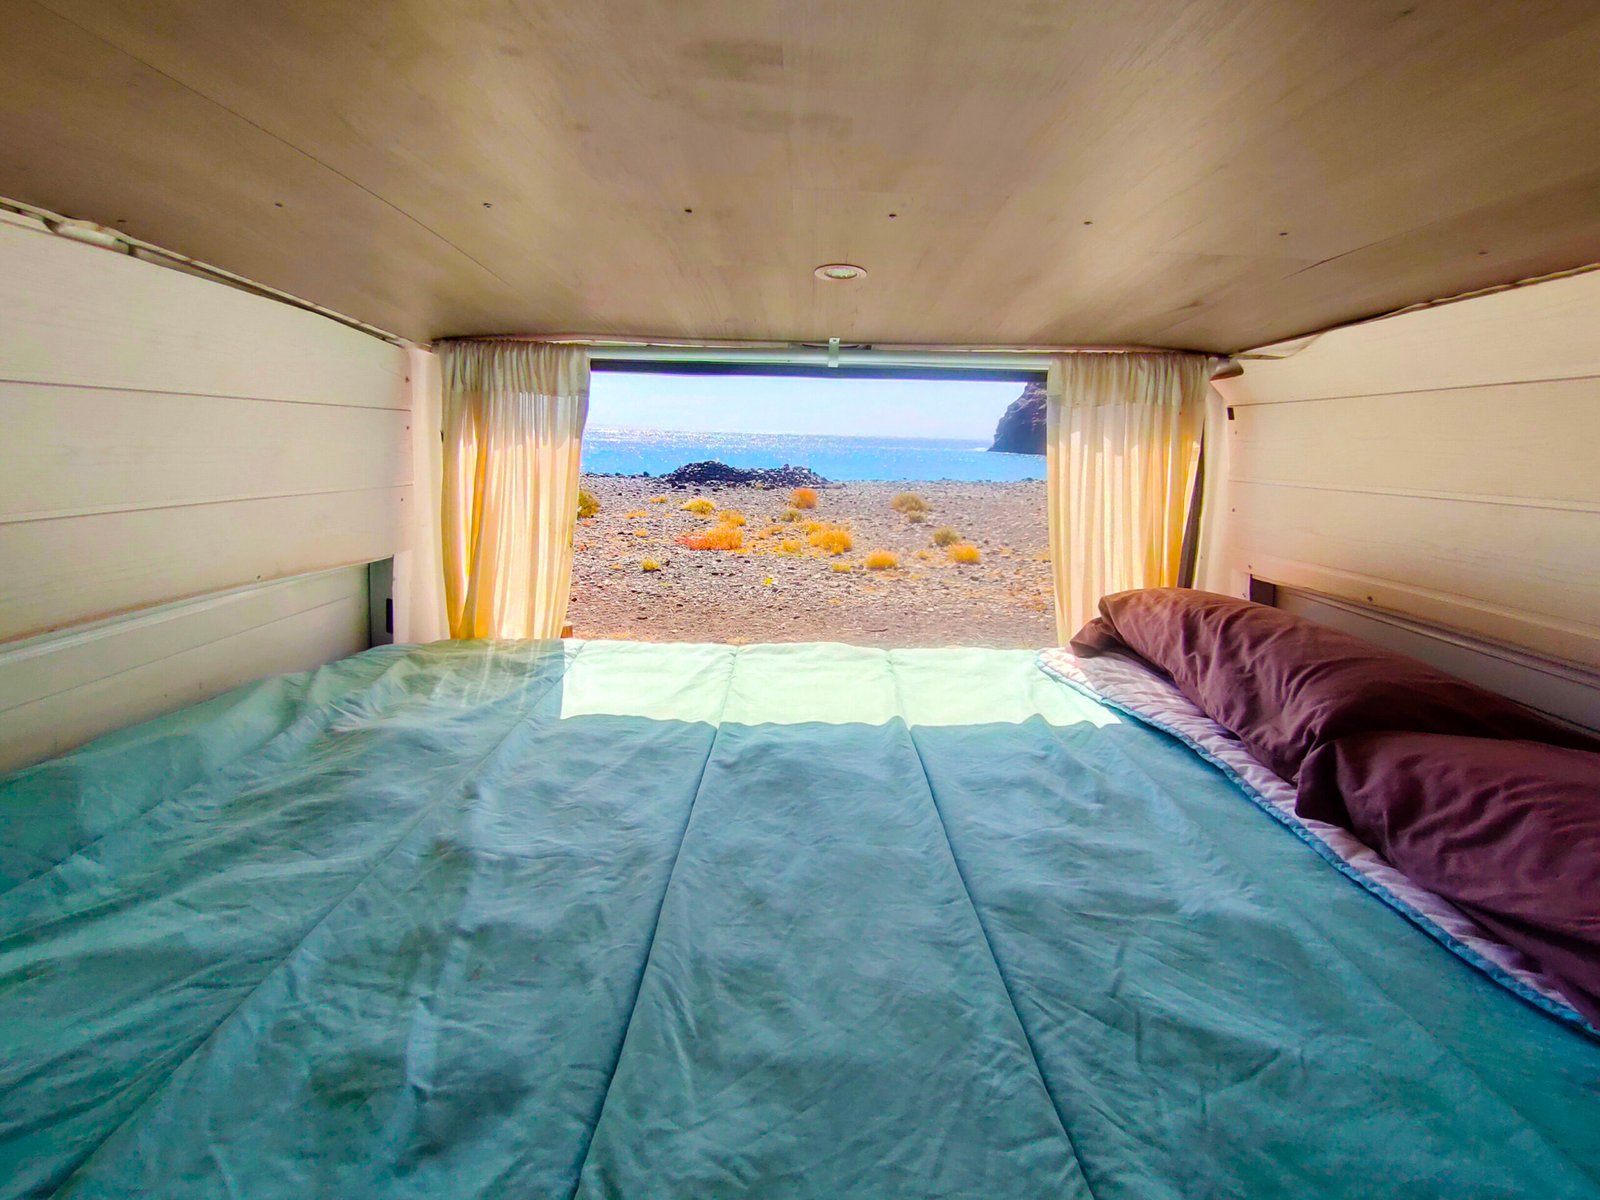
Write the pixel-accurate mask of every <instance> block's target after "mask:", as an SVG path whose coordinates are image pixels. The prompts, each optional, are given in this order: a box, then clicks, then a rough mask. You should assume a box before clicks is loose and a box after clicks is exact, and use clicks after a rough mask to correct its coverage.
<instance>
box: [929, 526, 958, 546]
mask: <svg viewBox="0 0 1600 1200" xmlns="http://www.w3.org/2000/svg"><path fill="white" fill-rule="evenodd" d="M960 540H961V535H960V534H959V533H957V532H956V531H955V530H954V529H951V528H950V526H948V525H941V526H940V527H939V528H938V529H935V530H934V531H933V544H934V545H935V546H954V545H955V544H956V543H957V542H959V541H960Z"/></svg>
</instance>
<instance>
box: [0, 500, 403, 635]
mask: <svg viewBox="0 0 1600 1200" xmlns="http://www.w3.org/2000/svg"><path fill="white" fill-rule="evenodd" d="M410 504H411V489H410V488H409V487H393V488H374V489H367V490H363V491H353V492H331V493H321V494H316V495H309V496H275V497H270V498H266V499H261V500H238V501H227V502H223V503H218V504H196V505H189V506H185V507H182V508H160V509H140V510H135V511H130V512H110V513H98V514H95V515H92V516H83V517H71V518H63V519H58V520H45V521H19V522H13V523H11V524H8V525H0V562H5V563H16V564H27V569H26V570H23V571H17V572H14V573H11V574H9V575H8V577H7V579H6V581H5V584H4V591H3V592H0V641H4V640H6V639H9V638H21V637H30V636H33V635H37V634H40V633H45V632H48V631H51V630H55V629H61V628H65V627H67V626H70V625H74V624H78V623H80V622H82V621H87V620H97V619H100V618H104V617H108V616H113V615H116V614H118V613H125V612H131V611H134V610H137V609H140V608H145V607H148V606H150V605H153V604H160V603H163V602H164V601H169V600H174V599H179V598H182V597H186V596H198V595H203V594H204V593H207V592H213V591H220V590H223V589H225V588H230V587H236V586H239V585H241V584H243V583H252V582H258V581H265V580H269V579H282V578H287V577H288V576H291V575H300V574H304V573H306V572H308V571H315V570H322V569H324V568H328V567H336V566H344V565H347V564H351V563H365V562H371V561H374V560H376V559H380V558H388V557H389V556H391V555H392V554H394V553H395V551H397V550H401V549H404V548H405V545H406V537H407V528H408V526H407V520H408V517H409V513H408V509H409V507H410Z"/></svg>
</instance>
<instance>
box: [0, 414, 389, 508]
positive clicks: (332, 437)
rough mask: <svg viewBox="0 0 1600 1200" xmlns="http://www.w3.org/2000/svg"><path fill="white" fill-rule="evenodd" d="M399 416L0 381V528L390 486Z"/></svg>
mask: <svg viewBox="0 0 1600 1200" xmlns="http://www.w3.org/2000/svg"><path fill="white" fill-rule="evenodd" d="M410 427H411V414H410V413H408V412H406V411H405V410H403V409H391V408H360V407H345V406H342V405H332V404H306V405H294V406H290V405H286V404H284V403H281V402H278V401H272V400H243V399H235V398H232V397H218V396H187V395H176V396H175V395H169V394H167V393H163V392H129V391H124V390H121V389H115V388H76V387H65V386H61V385H53V384H33V383H0V429H3V430H4V436H3V437H0V521H15V520H21V519H39V518H44V517H64V516H72V515H76V514H87V513H96V512H108V511H112V510H115V509H134V508H157V507H162V506H168V505H179V504H200V503H214V502H217V501H221V500H242V499H253V498H258V497H265V496H280V495H301V494H305V493H310V492H333V491H354V490H359V489H362V488H382V487H390V486H393V484H394V483H395V482H396V481H397V480H403V479H409V478H410V473H411V467H410V453H411V446H410V437H411V434H410Z"/></svg>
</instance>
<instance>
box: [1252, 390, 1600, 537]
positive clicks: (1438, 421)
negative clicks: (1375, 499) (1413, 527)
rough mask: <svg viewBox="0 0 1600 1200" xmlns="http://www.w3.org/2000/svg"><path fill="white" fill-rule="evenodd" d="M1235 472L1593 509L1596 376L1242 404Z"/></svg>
mask: <svg viewBox="0 0 1600 1200" xmlns="http://www.w3.org/2000/svg"><path fill="white" fill-rule="evenodd" d="M1228 434H1229V439H1230V447H1229V453H1230V463H1231V470H1232V474H1233V477H1234V478H1236V479H1240V480H1248V481H1252V482H1256V483H1299V484H1311V485H1323V486H1327V487H1336V488H1341V489H1346V490H1363V491H1386V492H1396V493H1410V494H1414V495H1425V494H1433V495H1440V496H1442V495H1455V496H1460V497H1462V498H1473V497H1476V498H1480V499H1485V500H1501V501H1504V502H1506V503H1531V504H1554V505H1576V506H1589V507H1592V508H1594V509H1595V510H1597V511H1600V378H1593V377H1591V378H1587V379H1563V380H1552V381H1550V382H1546V383H1513V384H1493V385H1490V386H1488V387H1480V388H1448V389H1444V390H1440V391H1427V392H1405V393H1401V394H1398V395H1388V396H1351V397H1341V398H1336V399H1327V400H1308V401H1305V402H1302V403H1296V404H1239V405H1236V406H1235V408H1234V420H1233V421H1231V422H1229V423H1228Z"/></svg>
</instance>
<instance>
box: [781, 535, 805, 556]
mask: <svg viewBox="0 0 1600 1200" xmlns="http://www.w3.org/2000/svg"><path fill="white" fill-rule="evenodd" d="M805 548H806V544H805V543H804V542H802V541H801V540H800V539H799V538H784V539H783V541H781V542H779V543H778V553H779V554H799V553H800V552H801V551H803V550H804V549H805Z"/></svg>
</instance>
